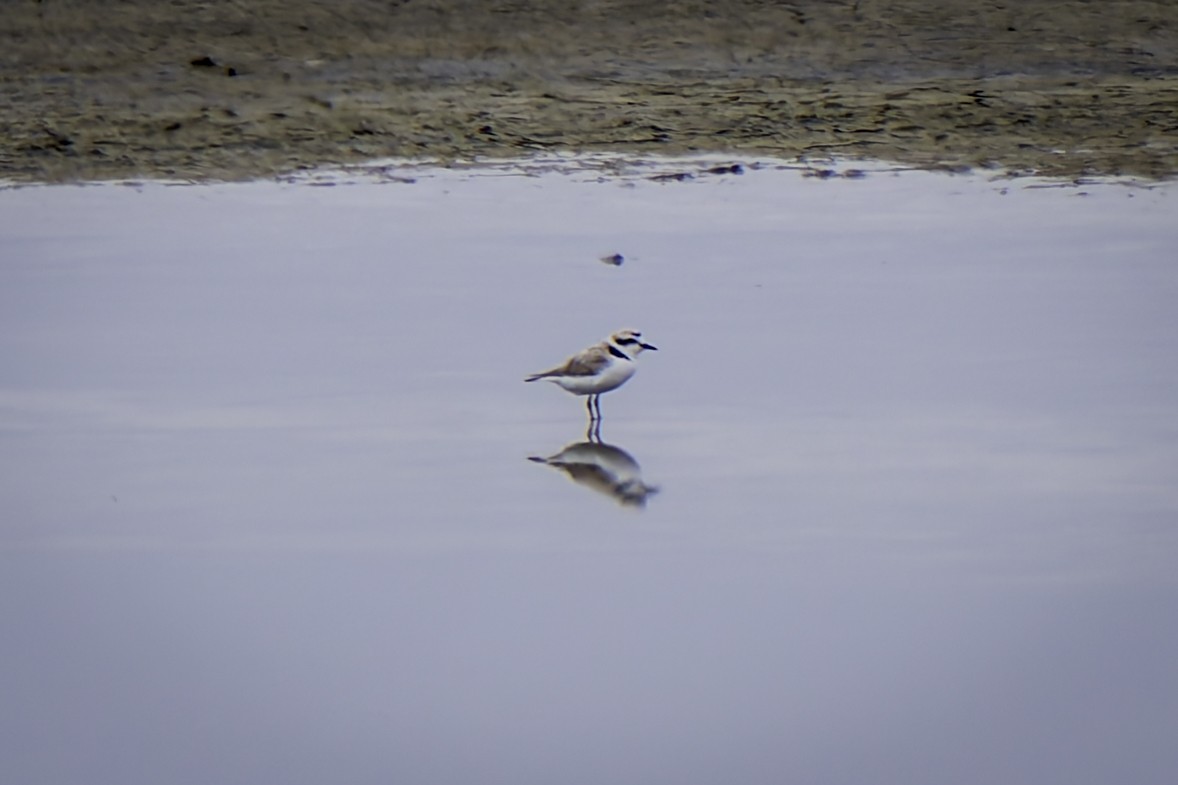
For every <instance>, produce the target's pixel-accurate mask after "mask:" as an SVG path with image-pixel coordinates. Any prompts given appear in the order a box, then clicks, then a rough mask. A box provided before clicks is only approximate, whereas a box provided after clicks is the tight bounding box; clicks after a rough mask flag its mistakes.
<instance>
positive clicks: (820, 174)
mask: <svg viewBox="0 0 1178 785" xmlns="http://www.w3.org/2000/svg"><path fill="white" fill-rule="evenodd" d="M802 176H803V177H817V178H818V179H819V180H829V179H830V178H832V177H838V176H839V173H838V172H836V171H835V170H833V169H807V170H806V171H804V172H802Z"/></svg>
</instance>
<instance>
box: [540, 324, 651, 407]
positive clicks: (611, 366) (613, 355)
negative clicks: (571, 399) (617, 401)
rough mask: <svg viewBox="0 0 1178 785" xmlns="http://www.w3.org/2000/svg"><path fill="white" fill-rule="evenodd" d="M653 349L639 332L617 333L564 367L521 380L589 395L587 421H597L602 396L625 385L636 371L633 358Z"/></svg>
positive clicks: (573, 358)
mask: <svg viewBox="0 0 1178 785" xmlns="http://www.w3.org/2000/svg"><path fill="white" fill-rule="evenodd" d="M655 348H656V347H654V346H651V345H650V344H648V343H644V342H643V340H642V333H640V332H635V331H634V330H619V331H618V332H616V333H614V334H613V335H611V336H610V337H609V338H606V339H605V340H604V341H602V342H601V343H599V344H596V345H594V346H590V347H589V348H588V349H585V350H584V351H582V352H578V353H577V354H574V355H573V356H572V357H570V358H569V359H568V360H566V361H565V362H564V364H563V365H560V366H557V367H556V368H553V369H552V370H550V371H544V372H543V373H537V374H533V375H531V376H529V377H528V378H526V379H524V381H525V382H534V381H536V380H537V379H547V380H548V381H550V382H552V383H554V384H558V385H560V386H561V387H563V388H564V389H566V390H568V391H569V392H571V393H572V394H573V395H587V396H589V398H588V399H587V400H586V401H585V408H586V409H588V410H589V419H590V420H599V419H601V401H600V398H601V394H602V393H607V392H609V391H610V390H616V389H617V388H619V387H621V386H622V385H623V384H625V383H626V380H627V379H629V378H630V377H631V376H633V375H634V371H635V370H636V369H637V364H636V363H635V362H634V359H635V358H636V357H638V355H640V354H642V352H643V351H644V350H646V349H650V350H651V351H654V350H655Z"/></svg>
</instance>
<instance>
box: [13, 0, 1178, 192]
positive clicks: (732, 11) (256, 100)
mask: <svg viewBox="0 0 1178 785" xmlns="http://www.w3.org/2000/svg"><path fill="white" fill-rule="evenodd" d="M697 6H698V7H697ZM459 8H464V7H463V6H460V5H459V4H457V3H455V2H453V0H439V1H438V2H434V3H430V4H426V5H419V4H416V3H413V2H405V3H401V4H399V5H394V6H386V5H383V4H373V3H366V2H360V1H359V0H351V1H350V2H344V3H335V4H332V3H327V2H317V1H315V0H294V2H289V3H277V2H273V1H272V0H261V1H260V2H259V3H257V4H252V5H251V9H250V13H249V14H248V15H247V14H245V13H244V12H242V11H241V10H240V9H237V8H236V7H232V6H230V5H228V4H225V5H224V6H222V5H220V4H217V5H215V6H207V5H206V4H200V3H180V4H168V5H161V4H155V3H152V2H150V0H130V2H126V3H121V4H119V7H118V8H117V9H114V8H91V7H90V6H89V5H88V4H84V3H71V2H64V1H59V2H46V3H26V4H21V5H14V6H12V7H11V10H9V9H6V18H5V20H3V21H0V35H2V36H3V39H2V40H6V41H8V42H9V43H10V45H9V46H8V47H7V48H6V50H5V52H4V53H3V54H0V65H3V66H4V67H3V69H2V70H0V95H2V96H3V98H4V99H5V101H6V103H7V104H8V109H9V110H8V111H6V112H5V113H4V116H3V118H2V119H0V179H4V180H6V181H9V182H12V183H22V182H80V181H83V182H84V181H93V180H111V179H179V180H186V181H198V182H199V181H236V180H248V179H256V178H274V177H279V176H282V175H285V174H289V173H292V172H300V171H308V170H315V169H319V168H324V167H327V168H330V167H333V166H346V165H351V164H361V163H364V162H368V161H374V160H379V159H384V158H392V157H405V158H413V157H429V158H434V159H436V160H438V161H440V162H442V163H443V164H444V163H446V162H457V161H472V160H476V159H479V158H505V157H506V158H511V157H519V156H520V155H526V154H529V153H532V152H536V151H565V152H590V153H592V152H618V153H640V154H656V153H658V154H665V155H684V154H693V153H715V154H720V155H724V154H729V155H733V156H770V157H773V158H782V159H794V160H806V159H807V158H808V157H815V156H824V155H837V157H839V158H840V159H843V160H850V161H854V160H867V159H870V160H883V161H893V162H896V163H897V164H900V165H908V166H914V167H917V168H927V169H934V170H935V169H948V170H965V169H984V170H990V171H994V172H996V173H1000V174H1002V175H1004V176H1009V177H1020V176H1043V177H1058V178H1074V177H1086V176H1110V175H1111V176H1116V175H1128V176H1135V177H1142V178H1147V179H1154V180H1165V179H1170V178H1173V177H1175V176H1176V175H1178V47H1175V45H1174V44H1173V43H1172V41H1173V40H1175V39H1176V38H1178V7H1175V6H1171V5H1167V4H1161V3H1152V2H1145V1H1144V0H1130V1H1129V2H1126V3H1123V4H1118V7H1117V8H1116V9H1114V10H1113V11H1108V10H1106V9H1105V8H1104V6H1103V5H1102V4H1093V3H1085V2H1080V0H1027V2H1025V3H1022V4H1020V5H1019V6H1018V7H1017V8H1006V7H1005V6H1003V5H999V4H998V3H996V2H988V1H987V0H982V2H980V3H977V2H975V3H967V2H965V1H964V0H945V2H941V3H937V2H935V1H934V0H878V1H877V2H872V1H871V0H860V2H838V1H832V2H798V3H795V4H793V5H789V6H783V5H775V4H773V5H766V4H763V3H758V2H754V1H753V0H738V1H733V2H727V3H718V4H716V3H712V4H692V3H685V4H677V5H676V6H675V13H671V12H670V11H668V10H667V9H665V8H663V7H661V6H659V7H658V8H648V7H647V6H646V4H642V3H633V2H600V3H591V4H584V5H583V6H581V7H579V8H576V9H572V10H570V9H571V8H572V7H571V6H570V7H569V8H566V7H565V6H564V5H562V4H557V3H550V2H537V1H535V0H532V1H531V2H529V1H528V0H523V1H522V2H516V3H511V4H506V3H490V4H487V5H486V7H483V6H480V7H479V9H476V10H471V9H469V8H466V9H465V13H459V10H458V9H459ZM709 14H711V16H709Z"/></svg>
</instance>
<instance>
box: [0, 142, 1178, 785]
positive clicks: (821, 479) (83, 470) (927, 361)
mask: <svg viewBox="0 0 1178 785" xmlns="http://www.w3.org/2000/svg"><path fill="white" fill-rule="evenodd" d="M706 166H707V164H703V163H699V162H688V163H681V164H670V163H664V164H660V165H657V166H654V167H651V168H646V169H638V170H635V171H634V172H631V174H630V175H629V176H601V175H600V174H599V173H595V172H592V171H581V172H575V173H573V174H553V173H548V174H537V173H536V172H530V173H528V174H523V173H519V172H515V171H513V170H512V169H510V168H498V169H485V170H468V171H464V172H447V171H437V170H429V169H412V170H405V171H400V172H395V173H394V174H397V175H398V176H405V177H411V178H413V179H414V182H399V181H392V182H381V181H379V178H377V179H372V178H366V177H346V176H345V177H341V178H338V179H337V180H335V181H334V182H337V183H338V184H336V185H335V186H334V187H317V186H313V185H309V184H307V183H297V184H275V183H259V184H250V185H225V186H201V187H174V186H166V185H150V186H144V187H138V188H133V187H127V186H102V187H86V188H77V187H53V188H28V189H17V190H7V191H0V626H2V627H3V629H4V631H5V634H4V636H3V638H4V639H3V642H0V664H2V667H0V700H2V701H3V705H4V706H5V711H3V712H2V713H0V780H3V781H4V782H13V783H33V782H36V783H97V782H112V783H113V782H118V783H125V784H127V785H135V784H137V783H144V784H145V785H146V784H147V783H153V784H154V783H161V782H166V783H170V784H179V783H193V785H197V784H198V783H199V784H200V785H207V783H257V784H258V785H261V784H262V783H276V782H282V783H323V782H344V783H390V782H399V783H469V782H479V783H504V784H505V785H507V784H508V783H511V784H516V783H553V782H559V783H586V784H589V783H642V784H643V785H648V784H650V783H716V782H739V783H781V782H796V783H833V784H836V785H841V784H842V783H846V784H847V785H852V784H854V785H858V784H860V783H865V782H872V783H895V784H896V785H916V784H919V783H929V785H933V784H934V783H936V784H938V785H940V784H943V783H950V782H951V783H955V784H959V783H966V784H969V783H977V785H992V784H993V783H1004V784H1007V785H1012V784H1015V783H1034V784H1035V785H1042V784H1043V783H1061V784H1062V783H1068V784H1069V785H1075V784H1076V783H1092V784H1093V785H1096V784H1097V783H1100V784H1101V785H1103V784H1104V783H1109V782H1131V783H1135V785H1142V784H1148V783H1157V785H1163V783H1164V784H1165V785H1169V783H1170V782H1172V777H1173V772H1174V771H1176V770H1178V749H1176V748H1175V746H1174V744H1173V741H1172V737H1173V732H1174V728H1175V727H1178V680H1176V679H1175V677H1174V673H1175V671H1174V663H1175V662H1178V627H1176V626H1175V624H1174V619H1175V618H1178V581H1176V579H1175V567H1176V566H1178V481H1176V480H1178V257H1176V256H1175V250H1174V249H1175V248H1178V220H1175V216H1176V215H1178V210H1176V209H1175V208H1176V205H1178V203H1176V202H1175V200H1176V199H1178V190H1175V187H1173V186H1171V187H1159V188H1141V187H1133V186H1127V185H1123V184H1122V185H1111V184H1100V185H1083V186H1069V187H1055V188H1040V187H1027V186H1028V185H1034V184H1033V183H1032V184H1029V183H1027V182H1023V181H1020V182H1016V183H997V182H988V181H987V180H985V179H984V178H980V177H961V176H948V175H935V174H925V173H914V172H906V173H894V172H887V171H876V172H872V173H870V174H868V175H867V176H866V177H863V178H843V177H836V178H832V179H826V180H822V179H817V178H805V177H802V176H800V175H799V173H798V172H797V171H794V170H788V169H786V170H782V169H777V168H774V167H766V168H763V169H754V168H751V167H750V168H748V169H747V170H746V172H745V173H744V174H743V175H739V176H737V175H732V174H723V175H721V174H706V173H700V171H701V170H702V169H703V168H706ZM674 171H692V172H696V173H697V174H698V176H696V177H695V178H693V179H691V180H689V181H686V182H655V181H651V180H649V179H647V177H648V176H649V175H651V174H655V173H658V172H674ZM613 253H621V254H623V255H624V257H625V261H624V263H623V264H622V265H621V266H620V267H619V266H612V265H607V264H604V263H602V262H601V261H600V260H599V259H600V257H602V256H605V255H607V254H613ZM625 326H630V327H635V328H637V329H640V330H642V331H643V334H644V337H645V338H647V339H648V340H650V341H651V342H652V343H654V344H656V345H657V346H658V347H659V351H658V352H657V353H648V354H646V355H643V357H642V358H641V361H640V370H639V372H638V374H637V375H636V376H635V377H634V378H633V379H632V380H631V381H630V382H629V384H627V385H626V386H625V387H624V388H623V389H621V390H620V391H618V392H615V393H611V394H609V395H606V396H604V397H603V399H602V408H603V411H604V423H603V427H602V431H601V434H600V437H601V439H600V441H601V442H602V443H603V444H599V443H596V440H589V439H587V435H586V422H585V419H586V418H585V414H584V408H583V401H582V399H578V398H574V397H572V396H569V395H567V394H566V393H564V392H562V391H561V390H559V389H557V388H555V387H553V386H551V385H547V386H545V385H540V384H531V385H525V384H524V383H523V382H522V379H523V377H524V376H525V375H526V374H528V373H529V372H533V371H537V370H542V369H544V368H547V367H550V366H551V365H553V364H555V363H556V362H558V361H560V360H562V359H563V358H564V357H565V356H566V355H568V354H569V353H571V352H572V351H575V350H577V349H580V348H582V347H583V346H586V345H588V344H590V343H593V342H595V341H597V340H600V339H601V338H603V337H604V336H605V335H606V334H607V333H609V332H610V331H612V330H615V329H618V328H620V327H625ZM562 451H563V452H562ZM554 456H559V458H558V459H559V460H561V461H562V462H564V463H566V464H572V465H570V466H568V467H567V468H565V469H562V468H560V467H557V466H547V465H544V463H543V462H540V461H536V460H529V458H552V457H554ZM619 488H620V489H621V490H619ZM647 491H649V493H648V492H647Z"/></svg>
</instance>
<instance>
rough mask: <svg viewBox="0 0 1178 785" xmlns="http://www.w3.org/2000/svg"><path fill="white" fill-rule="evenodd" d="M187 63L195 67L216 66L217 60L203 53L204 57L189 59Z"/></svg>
mask: <svg viewBox="0 0 1178 785" xmlns="http://www.w3.org/2000/svg"><path fill="white" fill-rule="evenodd" d="M188 64H189V65H191V66H195V67H197V68H216V67H217V61H216V60H214V59H213V58H211V57H209V56H208V55H205V56H204V57H198V58H196V59H195V60H189V61H188Z"/></svg>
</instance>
